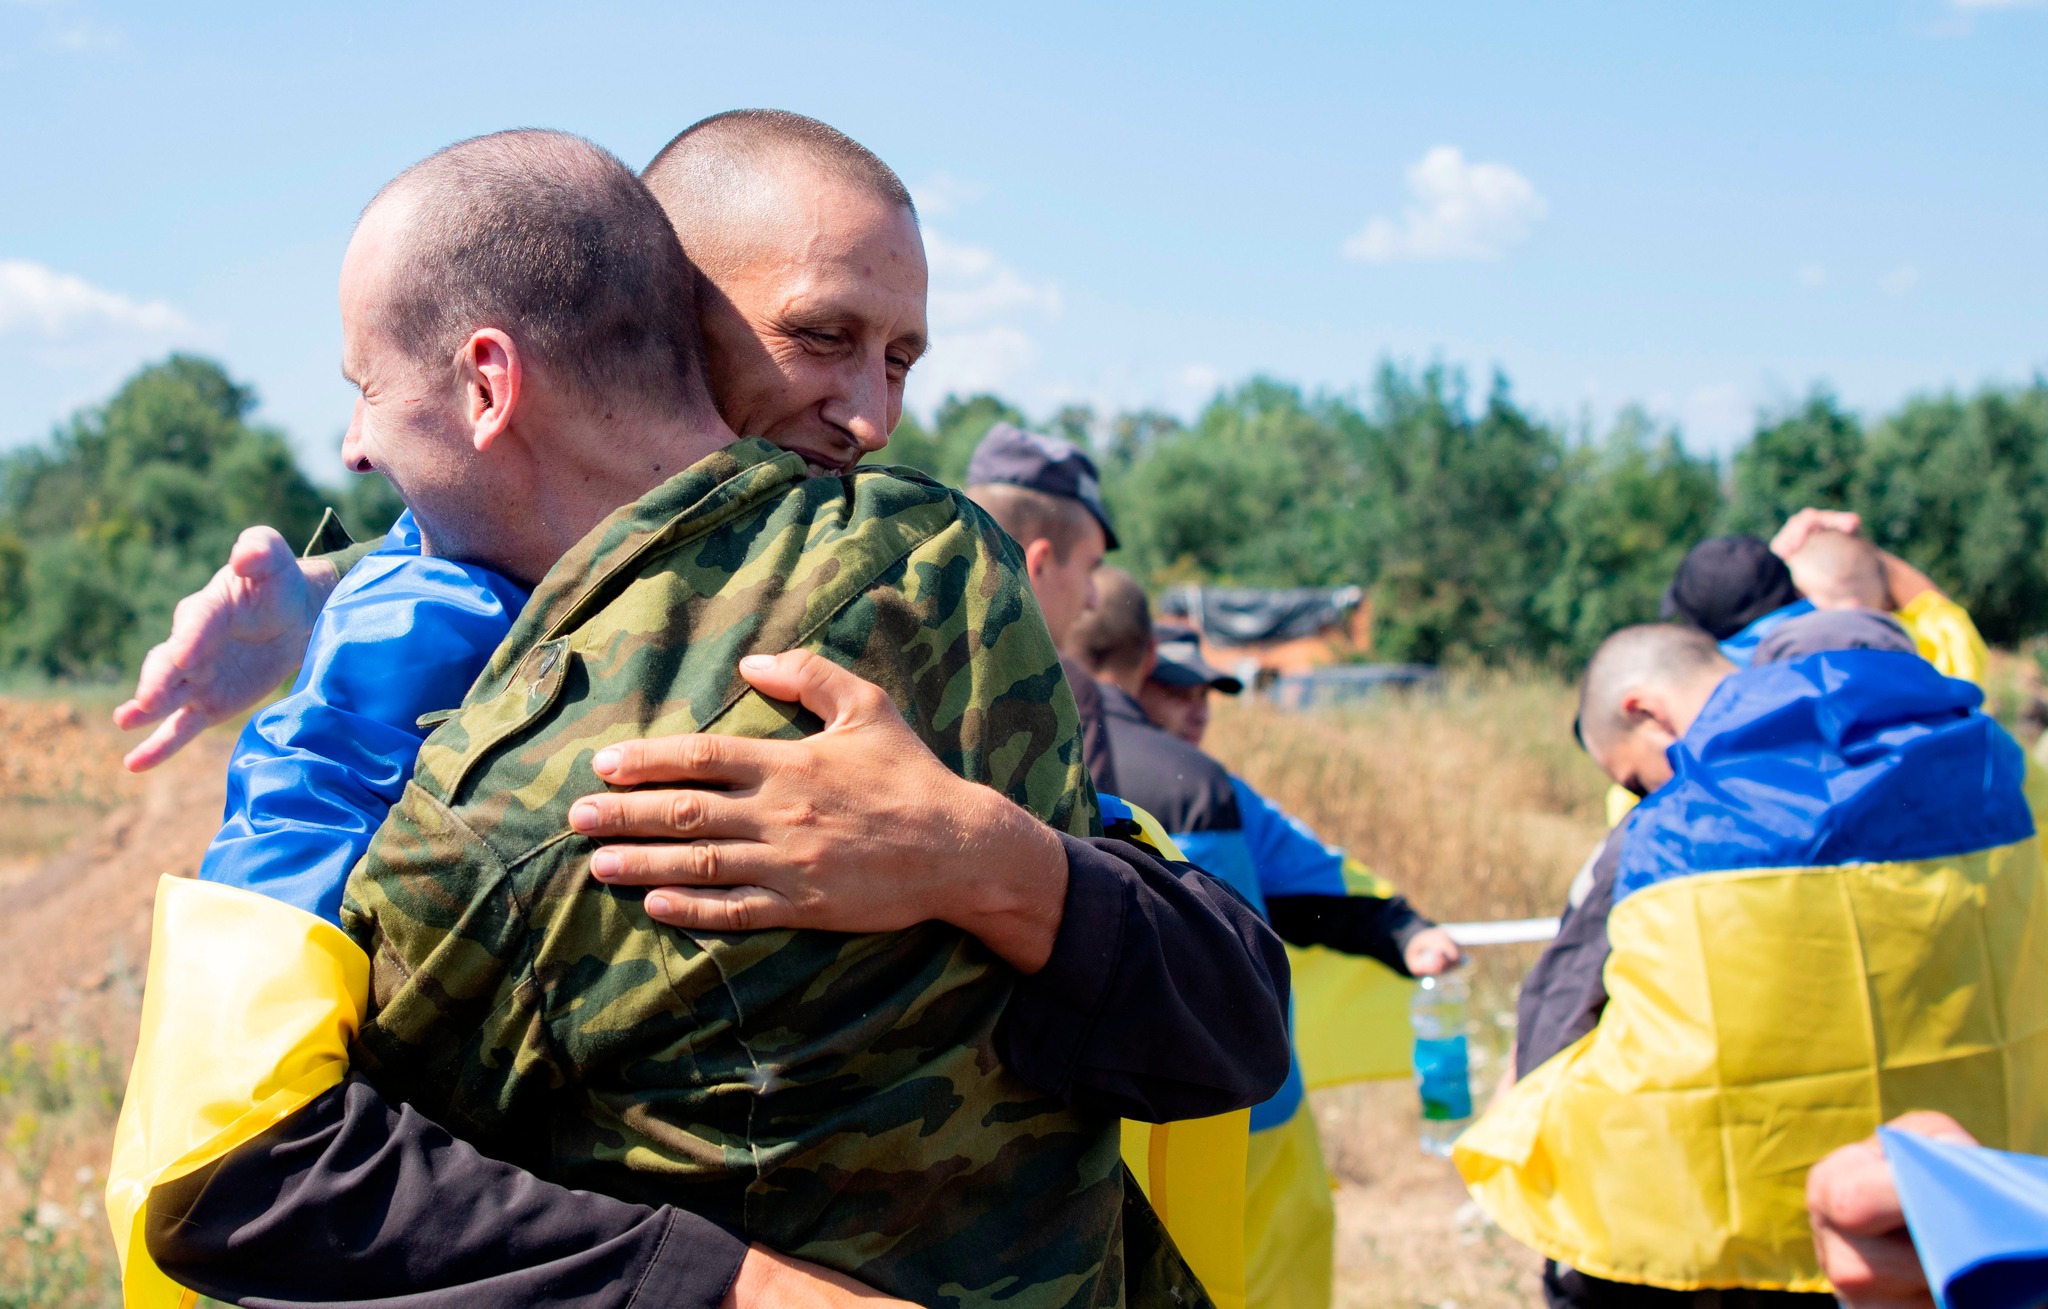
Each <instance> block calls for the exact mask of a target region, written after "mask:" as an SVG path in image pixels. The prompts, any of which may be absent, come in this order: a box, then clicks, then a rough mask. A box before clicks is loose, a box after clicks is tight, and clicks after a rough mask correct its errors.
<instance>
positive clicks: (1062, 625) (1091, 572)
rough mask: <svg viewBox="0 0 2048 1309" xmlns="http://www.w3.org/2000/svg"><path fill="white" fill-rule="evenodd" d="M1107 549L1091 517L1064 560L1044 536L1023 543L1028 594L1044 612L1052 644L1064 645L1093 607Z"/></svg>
mask: <svg viewBox="0 0 2048 1309" xmlns="http://www.w3.org/2000/svg"><path fill="white" fill-rule="evenodd" d="M1108 551H1109V538H1107V537H1106V536H1104V535H1103V534H1102V526H1101V524H1099V523H1097V522H1095V520H1093V519H1090V520H1089V521H1088V523H1087V525H1086V526H1085V527H1084V528H1083V529H1082V532H1081V536H1080V539H1079V540H1077V541H1075V542H1074V544H1073V545H1072V546H1071V547H1069V548H1068V550H1067V557H1066V558H1064V559H1062V558H1060V553H1059V551H1058V550H1056V549H1054V548H1053V543H1052V542H1051V541H1049V540H1046V539H1045V538H1044V537H1040V538H1038V539H1037V540H1035V541H1028V542H1026V543H1025V545H1024V571H1025V572H1026V573H1028V574H1030V576H1031V594H1032V596H1033V597H1035V598H1036V599H1037V601H1038V611H1039V612H1040V613H1042V614H1044V615H1045V630H1046V631H1048V632H1050V633H1052V643H1053V644H1054V645H1059V646H1063V645H1065V644H1066V642H1067V636H1068V634H1069V633H1071V632H1072V631H1073V630H1074V624H1075V623H1077V622H1079V621H1080V619H1081V615H1082V614H1085V613H1087V612H1088V611H1089V610H1091V609H1093V608H1094V607H1095V603H1096V595H1095V570H1096V569H1097V568H1099V567H1101V566H1102V556H1103V555H1104V554H1106V553H1108Z"/></svg>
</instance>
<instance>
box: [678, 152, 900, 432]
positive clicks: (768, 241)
mask: <svg viewBox="0 0 2048 1309" xmlns="http://www.w3.org/2000/svg"><path fill="white" fill-rule="evenodd" d="M779 180H780V181H781V182H782V183H784V184H781V185H776V186H774V187H773V188H772V189H771V190H770V191H769V193H768V199H767V200H766V201H764V202H763V203H764V204H765V205H766V208H765V210H762V211H759V212H756V213H755V214H753V215H750V221H749V224H748V234H747V238H748V239H747V248H746V249H745V251H744V252H743V257H737V256H739V255H741V254H742V252H733V256H732V257H728V256H724V254H723V252H711V251H706V252H705V253H706V258H705V259H704V261H703V268H702V272H703V284H702V286H701V287H700V292H699V294H700V299H699V306H698V319H699V322H700V323H701V324H702V325H703V330H704V352H705V359H706V363H707V367H708V370H709V377H710V381H711V391H712V394H713V395H714V396H716V397H717V400H718V410H719V413H720V414H721V415H722V416H723V417H724V418H725V421H726V423H727V425H728V426H730V427H731V428H732V429H733V431H735V432H738V433H740V434H741V435H744V436H759V437H765V438H767V439H768V440H770V441H773V442H774V443H775V444H776V445H779V446H781V447H782V448H784V449H785V450H794V451H796V452H797V453H798V454H801V455H802V456H803V457H804V459H805V460H806V461H807V462H808V463H809V464H810V465H811V467H812V468H813V469H814V470H815V471H818V472H840V471H843V470H844V469H847V468H850V467H852V466H853V465H854V464H855V463H858V462H859V461H860V459H861V457H862V456H863V455H866V454H871V453H873V452H874V451H877V450H880V449H882V448H883V447H884V446H886V445H887V444H888V443H889V433H890V432H891V431H893V430H894V429H895V426H896V422H897V420H898V419H899V418H901V417H902V416H903V384H904V379H905V378H906V377H907V376H908V375H909V373H910V369H911V366H912V365H914V364H915V363H916V362H917V361H918V359H919V358H920V357H921V356H922V355H923V354H924V351H925V345H926V340H927V328H926V324H925V289H926V283H927V281H928V274H927V271H926V267H925V257H924V240H923V238H922V237H921V236H920V235H919V234H918V230H917V222H916V220H915V218H914V217H912V215H911V213H910V211H909V210H907V209H903V208H900V207H898V206H895V205H892V204H890V203H889V202H888V201H887V200H885V199H883V198H880V197H877V196H875V195H873V194H871V193H870V192H868V191H866V190H863V189H860V188H858V187H855V186H852V185H850V184H847V183H845V182H840V181H837V180H833V179H821V178H820V177H818V176H817V175H816V173H815V172H800V173H795V174H790V173H788V172H787V171H786V170H785V171H784V172H783V173H782V174H781V175H780V178H779ZM684 244H685V246H686V247H688V246H689V245H690V244H691V242H690V239H689V236H688V234H687V233H686V234H685V238H684Z"/></svg>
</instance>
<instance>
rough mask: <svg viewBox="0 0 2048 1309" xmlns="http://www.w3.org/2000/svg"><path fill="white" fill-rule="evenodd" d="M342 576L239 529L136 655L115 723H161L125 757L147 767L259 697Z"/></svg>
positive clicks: (282, 673)
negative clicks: (165, 628)
mask: <svg viewBox="0 0 2048 1309" xmlns="http://www.w3.org/2000/svg"><path fill="white" fill-rule="evenodd" d="M338 580H339V578H338V577H337V575H336V574H335V571H334V567H333V565H331V564H323V563H312V562H310V561H301V560H299V559H297V558H295V557H294V556H293V554H292V550H291V547H290V546H288V545H286V544H285V540H284V538H283V537H282V536H279V535H278V534H277V533H276V532H275V531H274V530H272V529H271V528H268V527H252V528H250V529H248V530H247V531H245V532H243V533H242V535H241V537H240V538H239V539H238V540H237V541H236V542H235V546H234V549H233V550H232V551H230V552H229V555H228V562H227V566H226V567H224V568H222V569H221V570H220V571H219V572H217V573H215V574H214V575H213V580H212V581H210V582H208V583H207V584H206V586H205V587H204V588H203V589H201V590H199V591H195V592H193V593H192V594H191V595H188V596H186V597H185V598H184V599H183V600H180V601H179V602H178V607H177V610H176V611H175V613H174V615H173V617H172V619H171V635H170V637H169V638H168V639H167V640H165V641H164V642H163V644H161V645H159V646H157V647H156V648H155V649H153V650H151V651H150V652H149V654H148V656H147V657H146V658H144V659H143V661H142V675H141V676H140V677H139V678H137V679H136V684H135V696H134V698H133V699H131V700H129V701H127V702H126V703H124V704H123V705H121V707H120V708H118V709H116V710H114V724H115V726H117V727H119V728H121V729H122V730H123V731H131V732H132V731H135V730H137V729H139V728H143V727H148V726H150V725H151V724H152V723H154V724H158V726H157V729H156V731H154V732H152V733H151V734H150V736H149V739H147V740H146V741H144V742H143V743H142V744H141V745H139V746H136V747H135V748H134V749H133V750H131V751H129V752H128V757H127V758H126V759H125V760H123V763H125V764H126V765H127V767H128V768H129V770H130V771H132V772H138V773H139V772H142V771H143V770H145V769H149V768H154V767H156V766H157V765H158V764H160V763H162V762H163V761H164V760H166V759H168V758H170V757H171V756H172V755H174V754H176V753H177V752H178V751H179V750H181V749H183V748H184V746H185V744H186V742H188V741H190V740H191V739H192V738H193V737H195V736H197V735H198V734H199V733H200V732H202V731H204V730H206V729H207V728H208V727H211V726H213V725H214V724H215V723H219V722H223V721H225V720H227V719H229V718H232V717H234V716H235V715H236V714H238V713H240V712H241V711H242V710H244V709H247V708H249V707H250V706H251V705H253V704H255V703H257V702H258V701H260V700H261V699H262V698H263V697H264V696H265V695H268V694H269V693H270V692H271V691H272V690H273V689H275V688H276V686H277V684H278V683H279V682H282V681H283V680H284V679H285V678H286V677H287V676H289V675H290V673H291V671H292V669H294V668H296V667H298V665H299V661H300V659H302V658H303V657H304V656H305V653H306V639H307V637H308V636H310V635H311V633H312V630H313V619H314V618H315V617H316V616H317V615H318V614H319V612H320V606H321V605H322V604H324V603H325V602H326V600H327V594H328V592H330V591H332V590H333V589H334V585H335V583H336V581H338Z"/></svg>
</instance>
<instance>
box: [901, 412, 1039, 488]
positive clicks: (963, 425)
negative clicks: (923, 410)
mask: <svg viewBox="0 0 2048 1309" xmlns="http://www.w3.org/2000/svg"><path fill="white" fill-rule="evenodd" d="M1023 421H1024V414H1023V411H1022V410H1019V409H1017V408H1016V407H1015V406H1013V405H1010V404H1008V403H1007V402H1005V401H1002V400H998V399H997V398H996V397H994V396H992V395H976V396H969V397H968V398H967V399H965V400H962V399H959V398H958V397H956V396H947V397H946V400H945V403H943V404H941V405H940V406H939V412H938V413H937V414H936V415H935V416H934V422H933V424H932V426H931V428H930V429H929V430H927V429H926V428H925V426H924V425H923V424H922V423H920V422H918V421H917V419H916V418H915V417H913V416H912V415H910V414H905V415H903V421H902V422H900V423H898V424H897V425H896V430H895V431H894V432H891V433H890V434H889V444H888V445H887V446H886V447H884V448H883V449H882V451H881V452H880V453H878V454H875V455H870V456H869V457H868V460H867V462H869V463H877V464H897V465H901V466H903V467H905V468H915V469H917V470H919V471H920V472H925V473H930V474H931V475H932V476H933V477H936V478H937V479H939V480H940V481H941V482H947V483H950V484H952V485H954V486H958V485H959V484H960V483H961V481H962V480H963V479H965V478H966V476H967V460H968V459H969V457H971V456H972V455H973V454H974V447H975V446H977V445H979V444H981V438H982V437H984V436H986V435H988V429H989V428H991V427H994V426H995V425H996V424H997V423H1019V424H1021V423H1023Z"/></svg>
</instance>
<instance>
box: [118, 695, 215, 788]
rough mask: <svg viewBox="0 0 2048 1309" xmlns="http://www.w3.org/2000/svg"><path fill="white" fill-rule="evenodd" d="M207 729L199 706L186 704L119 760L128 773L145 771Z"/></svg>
mask: <svg viewBox="0 0 2048 1309" xmlns="http://www.w3.org/2000/svg"><path fill="white" fill-rule="evenodd" d="M124 708H125V706H124ZM206 727H207V721H206V714H205V712H204V711H203V710H201V709H200V708H199V706H198V705H186V706H185V707H184V708H182V709H179V710H178V711H177V712H176V713H174V714H172V715H171V716H170V717H169V718H168V719H166V720H165V721H164V723H163V725H162V726H160V727H158V728H157V729H156V730H155V731H154V732H151V733H150V734H149V739H148V740H146V741H144V742H143V743H142V744H141V745H138V746H136V747H135V748H134V749H133V750H130V751H129V752H128V753H127V755H126V756H125V757H123V759H122V760H121V766H122V767H123V768H126V769H127V770H128V771H129V772H131V773H143V772H148V771H149V770H150V769H152V768H154V767H156V766H157V765H158V764H160V763H162V762H163V761H164V760H166V759H168V758H170V757H171V756H172V755H174V754H176V753H178V751H180V750H182V749H184V748H185V744H186V742H188V741H190V740H191V739H192V738H193V737H195V736H197V735H199V734H200V733H201V732H203V731H205V730H206Z"/></svg>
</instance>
